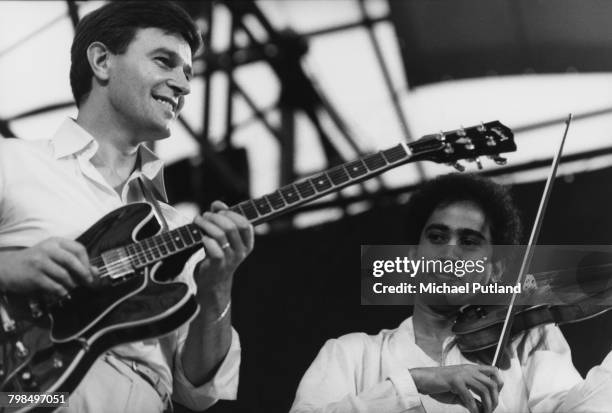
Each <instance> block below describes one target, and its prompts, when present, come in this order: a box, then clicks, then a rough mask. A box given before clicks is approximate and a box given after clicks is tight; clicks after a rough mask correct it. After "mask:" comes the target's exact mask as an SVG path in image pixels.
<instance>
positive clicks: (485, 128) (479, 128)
mask: <svg viewBox="0 0 612 413" xmlns="http://www.w3.org/2000/svg"><path fill="white" fill-rule="evenodd" d="M476 130H477V131H478V132H484V131H486V130H487V127H486V126H485V125H484V123H483V122H482V121H481V122H480V125H478V126H477V127H476Z"/></svg>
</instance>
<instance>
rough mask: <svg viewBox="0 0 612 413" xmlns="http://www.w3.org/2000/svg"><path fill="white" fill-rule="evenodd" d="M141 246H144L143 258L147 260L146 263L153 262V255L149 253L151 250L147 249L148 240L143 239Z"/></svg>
mask: <svg viewBox="0 0 612 413" xmlns="http://www.w3.org/2000/svg"><path fill="white" fill-rule="evenodd" d="M142 244H143V246H144V249H143V252H144V256H145V258H146V260H147V263H149V262H151V261H153V254H152V253H151V248H150V247H149V239H148V238H145V239H144V240H142Z"/></svg>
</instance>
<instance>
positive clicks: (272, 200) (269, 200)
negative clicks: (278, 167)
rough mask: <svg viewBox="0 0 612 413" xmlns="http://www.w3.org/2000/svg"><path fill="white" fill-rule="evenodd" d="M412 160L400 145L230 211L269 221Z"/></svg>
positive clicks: (284, 187) (291, 185) (405, 149)
mask: <svg viewBox="0 0 612 413" xmlns="http://www.w3.org/2000/svg"><path fill="white" fill-rule="evenodd" d="M409 160H410V153H409V150H407V148H406V145H404V144H399V145H397V146H394V147H392V148H389V149H387V150H384V151H380V152H377V153H375V154H372V155H368V156H365V157H362V158H360V159H357V160H355V161H352V162H348V163H345V164H343V165H339V166H336V167H333V168H331V169H328V170H327V171H324V172H321V173H319V174H317V175H315V176H313V177H311V178H307V179H304V180H302V181H299V182H296V183H293V184H290V185H286V186H283V187H282V188H280V189H278V190H276V191H274V192H272V193H270V194H267V195H264V196H262V197H259V198H256V199H252V200H248V201H244V202H241V203H239V204H237V205H234V206H232V207H231V208H230V209H231V210H232V211H234V212H237V213H239V214H241V215H244V216H245V217H246V218H247V219H248V220H249V221H250V222H251V223H252V224H253V225H257V224H261V223H263V222H266V221H268V220H270V219H272V218H274V217H276V216H278V215H281V214H283V213H285V212H287V211H289V210H291V209H294V208H297V207H298V206H300V205H303V204H305V203H307V202H310V201H313V200H315V199H317V198H321V197H322V196H325V195H327V194H330V193H332V192H336V191H338V190H340V189H342V188H344V187H347V186H350V185H353V184H355V183H358V182H360V181H363V180H365V179H368V178H370V177H372V176H374V175H378V174H380V173H382V172H384V171H386V170H387V169H391V168H394V167H396V166H399V165H400V164H402V163H406V162H408V161H409Z"/></svg>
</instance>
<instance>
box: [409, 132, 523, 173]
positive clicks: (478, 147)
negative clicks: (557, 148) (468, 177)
mask: <svg viewBox="0 0 612 413" xmlns="http://www.w3.org/2000/svg"><path fill="white" fill-rule="evenodd" d="M408 147H409V148H410V150H411V151H412V156H411V158H412V160H417V161H419V160H427V161H433V162H437V163H447V164H451V165H453V166H454V167H455V168H457V169H459V170H463V169H465V168H464V167H463V166H462V165H460V164H459V163H458V162H457V161H459V160H462V159H465V160H467V161H469V162H476V163H477V164H478V168H479V169H480V168H482V165H481V163H480V160H479V157H480V156H488V157H490V158H491V159H493V161H494V162H495V163H497V164H499V165H503V164H505V163H506V160H505V159H504V158H502V157H500V156H499V154H500V153H505V152H514V151H516V144H515V143H514V134H513V133H512V131H511V130H510V128H508V127H507V126H504V125H503V124H502V123H501V122H499V121H493V122H487V123H481V124H480V125H477V126H471V127H469V128H461V129H458V130H454V131H449V132H440V133H438V134H435V135H426V136H423V137H422V138H421V139H419V140H418V141H416V142H412V143H410V144H408Z"/></svg>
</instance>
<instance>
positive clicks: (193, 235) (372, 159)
mask: <svg viewBox="0 0 612 413" xmlns="http://www.w3.org/2000/svg"><path fill="white" fill-rule="evenodd" d="M412 149H413V148H412V147H411V145H408V144H403V143H400V144H398V145H396V146H394V147H392V148H389V149H386V150H383V151H380V152H377V153H374V154H372V155H368V156H364V157H362V158H359V159H357V160H354V161H351V162H347V163H345V164H342V165H338V166H335V167H333V168H331V169H328V170H326V171H324V172H321V173H319V174H317V175H315V176H313V177H310V178H307V179H304V180H301V181H298V182H296V183H293V184H290V185H286V186H283V187H282V188H280V189H278V190H276V191H274V192H272V193H270V194H267V195H264V196H262V197H260V198H256V199H251V200H248V201H244V202H241V203H239V204H237V205H234V206H232V207H231V208H230V209H231V210H232V211H234V212H237V213H239V214H241V215H243V216H245V217H246V218H247V219H248V220H249V221H250V222H251V223H252V224H253V225H258V224H261V223H264V222H266V221H269V220H271V219H273V218H275V217H277V216H279V215H282V214H284V213H286V212H288V211H290V210H292V209H295V208H297V207H299V206H301V205H304V204H306V203H308V202H311V201H313V200H315V199H318V198H321V197H323V196H325V195H328V194H331V193H333V192H337V191H339V190H340V189H342V188H345V187H347V186H350V185H353V184H356V183H358V182H361V181H364V180H366V179H369V178H371V177H373V176H376V175H378V174H381V173H383V172H385V171H387V170H389V169H392V168H395V167H398V166H400V165H403V164H405V163H408V162H410V161H411V159H412V157H411V153H412ZM202 238H203V233H202V231H201V230H200V228H199V227H198V226H196V225H194V224H188V225H185V226H182V227H179V228H176V229H174V230H171V231H168V232H164V233H161V234H159V235H156V236H153V237H150V238H147V239H144V240H142V241H140V242H137V243H134V244H131V245H128V246H127V247H125V254H126V255H127V256H129V257H135V259H133V260H131V261H132V262H131V264H132V265H133V266H135V267H136V268H140V267H144V266H146V265H149V264H151V263H154V262H156V261H158V260H160V259H163V258H165V257H168V256H171V255H174V254H177V253H179V252H181V251H184V250H186V249H189V248H192V247H194V246H196V245H198V244H200V243H201V242H202ZM109 252H110V251H109ZM115 254H116V252H115ZM103 255H104V254H103Z"/></svg>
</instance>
